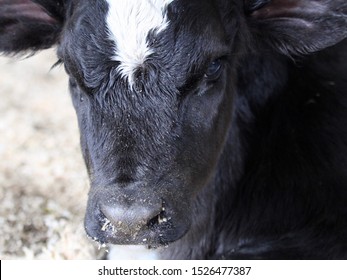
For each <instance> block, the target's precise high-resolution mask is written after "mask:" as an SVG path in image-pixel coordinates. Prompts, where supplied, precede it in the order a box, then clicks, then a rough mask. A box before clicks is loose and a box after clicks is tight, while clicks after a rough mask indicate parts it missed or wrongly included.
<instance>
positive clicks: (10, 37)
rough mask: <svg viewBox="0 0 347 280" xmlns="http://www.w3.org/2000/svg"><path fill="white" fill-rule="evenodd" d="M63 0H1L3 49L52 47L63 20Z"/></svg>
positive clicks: (13, 51) (19, 50)
mask: <svg viewBox="0 0 347 280" xmlns="http://www.w3.org/2000/svg"><path fill="white" fill-rule="evenodd" d="M64 3H65V1H64V0H0V52H3V53H8V54H17V53H23V52H28V51H30V52H34V51H37V50H40V49H45V48H49V47H51V46H52V45H54V44H55V43H56V42H57V41H58V38H59V34H60V32H61V29H62V26H63V22H64V16H65V15H64V14H65V12H64V10H65V7H64Z"/></svg>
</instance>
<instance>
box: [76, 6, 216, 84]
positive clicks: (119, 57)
mask: <svg viewBox="0 0 347 280" xmlns="http://www.w3.org/2000/svg"><path fill="white" fill-rule="evenodd" d="M212 3H213V1H196V0H190V1H187V0H101V1H87V2H83V1H82V2H81V1H79V2H78V4H77V5H76V6H77V9H78V10H79V13H77V17H75V18H73V19H72V20H71V21H72V22H73V24H75V21H78V22H79V24H78V25H76V28H75V30H76V31H75V32H77V33H80V32H81V31H80V30H83V33H88V31H89V32H90V34H83V36H84V37H86V36H92V38H90V39H91V40H89V41H86V42H85V43H80V44H75V46H78V47H81V48H86V47H87V46H88V47H89V49H94V51H95V53H98V55H102V56H104V57H103V60H102V61H106V60H107V61H108V63H109V62H111V63H114V65H116V69H117V73H118V74H119V76H121V77H122V78H123V79H125V80H127V82H128V83H129V85H130V87H132V85H133V83H134V77H135V73H136V72H137V71H138V70H139V69H140V70H141V69H144V68H146V66H147V62H148V61H149V60H152V62H153V61H154V60H155V59H153V58H154V57H155V58H156V59H160V57H167V56H171V57H172V58H173V59H174V57H177V56H179V55H180V54H181V56H184V51H182V49H183V48H186V49H188V50H189V51H194V52H199V49H200V50H201V49H204V50H205V51H206V49H208V47H211V44H210V43H207V44H206V45H207V46H204V40H203V37H204V36H205V39H206V41H209V42H212V41H216V40H213V37H215V38H217V39H218V36H219V35H220V33H218V32H217V31H218V29H219V28H216V20H215V18H218V16H216V13H213V12H212V7H213V4H212ZM78 7H79V8H78ZM214 16H215V17H214ZM81 18H85V19H86V20H81ZM86 25H88V26H86ZM81 27H82V28H81ZM88 29H90V30H88ZM207 34H208V36H206V35H207ZM220 37H221V36H219V39H220ZM198 38H199V41H197V39H198ZM211 39H212V40H211ZM158 46H159V47H158ZM163 46H164V47H163ZM87 59H88V60H91V59H92V58H90V57H89V58H87ZM188 63H189V62H188V61H187V64H188ZM167 66H168V65H167Z"/></svg>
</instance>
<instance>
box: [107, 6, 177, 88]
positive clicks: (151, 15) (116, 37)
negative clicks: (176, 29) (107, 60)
mask: <svg viewBox="0 0 347 280" xmlns="http://www.w3.org/2000/svg"><path fill="white" fill-rule="evenodd" d="M106 1H107V2H108V5H109V10H108V14H107V18H106V23H107V28H108V33H109V39H110V40H112V41H114V43H115V50H114V53H115V54H114V56H113V57H112V58H111V59H112V60H114V61H117V62H119V63H120V64H119V66H118V71H119V72H120V74H121V76H122V77H123V78H125V79H127V80H128V82H129V86H130V87H131V88H132V87H133V84H134V72H135V71H136V69H138V67H140V66H141V65H143V64H144V62H145V61H146V59H147V57H148V56H149V55H151V54H152V53H153V50H151V49H150V47H149V46H148V42H147V36H148V34H149V32H151V31H153V32H155V33H157V34H158V33H159V32H161V31H163V30H164V29H165V28H167V26H168V24H169V21H168V19H167V6H168V5H169V4H170V3H171V2H173V0H106Z"/></svg>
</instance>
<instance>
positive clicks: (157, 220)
mask: <svg viewBox="0 0 347 280" xmlns="http://www.w3.org/2000/svg"><path fill="white" fill-rule="evenodd" d="M169 219H170V218H169V217H168V216H167V212H166V206H165V202H164V201H163V202H162V206H161V209H160V212H159V214H158V215H156V216H154V217H153V218H152V219H150V220H149V221H148V223H147V226H148V227H149V228H150V229H155V228H156V227H157V226H159V225H162V224H164V223H167V222H168V221H169Z"/></svg>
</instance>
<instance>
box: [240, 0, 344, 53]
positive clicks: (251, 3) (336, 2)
mask: <svg viewBox="0 0 347 280" xmlns="http://www.w3.org/2000/svg"><path fill="white" fill-rule="evenodd" d="M244 1H245V7H246V13H248V16H249V23H250V25H251V28H252V29H253V31H254V32H255V35H256V37H257V38H258V39H259V40H262V41H264V40H265V41H266V42H267V43H268V44H270V45H272V46H274V47H275V48H276V49H277V50H279V51H280V52H282V53H284V54H286V55H297V54H305V53H310V52H314V51H318V50H321V49H324V48H326V47H329V46H332V45H334V44H336V43H338V42H340V41H342V40H343V39H344V38H346V37H347V0H244Z"/></svg>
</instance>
